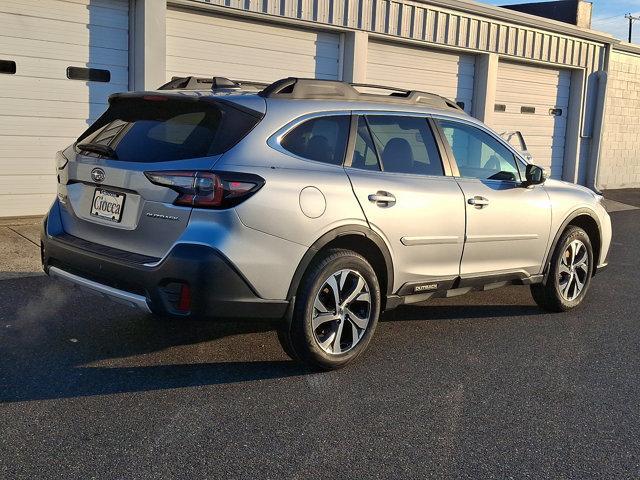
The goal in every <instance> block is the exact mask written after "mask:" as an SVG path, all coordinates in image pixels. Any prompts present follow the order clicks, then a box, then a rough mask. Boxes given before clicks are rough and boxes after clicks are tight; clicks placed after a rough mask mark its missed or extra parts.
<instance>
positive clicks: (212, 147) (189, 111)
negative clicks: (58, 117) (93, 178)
mask: <svg viewBox="0 0 640 480" xmlns="http://www.w3.org/2000/svg"><path fill="white" fill-rule="evenodd" d="M162 98H163V97H157V99H155V100H145V99H144V98H135V97H134V98H126V99H118V100H116V101H115V102H114V103H113V104H112V106H111V107H110V108H109V110H108V111H107V112H106V113H105V115H103V116H102V117H101V118H100V119H98V121H97V122H96V124H95V125H93V126H92V127H91V128H90V129H89V130H88V131H87V132H85V133H84V134H83V135H82V136H81V137H80V139H79V140H78V143H77V145H76V149H77V151H80V149H78V145H85V144H92V145H94V144H97V145H104V146H106V147H110V149H112V151H113V154H112V155H108V154H104V153H101V152H95V151H90V150H89V151H88V150H85V149H82V154H84V155H88V156H111V157H112V158H114V159H117V160H122V161H127V162H148V163H152V162H164V161H172V160H185V159H189V158H198V157H206V156H211V155H218V154H221V153H224V152H225V151H227V150H228V149H230V148H231V147H232V146H233V145H235V144H236V143H238V141H240V140H241V139H242V138H243V137H244V136H245V135H246V134H247V133H248V132H249V131H250V130H251V129H252V128H253V127H254V126H255V125H256V124H257V123H258V122H259V121H260V116H259V115H252V114H251V113H250V112H247V111H244V110H243V109H237V108H235V107H233V106H232V105H230V104H227V103H223V102H203V101H181V100H173V99H170V100H162Z"/></svg>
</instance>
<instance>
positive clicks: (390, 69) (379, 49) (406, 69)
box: [367, 42, 475, 113]
mask: <svg viewBox="0 0 640 480" xmlns="http://www.w3.org/2000/svg"><path fill="white" fill-rule="evenodd" d="M474 75H475V57H474V56H472V55H461V54H456V53H451V52H445V51H435V50H427V49H425V48H417V47H413V46H409V45H400V44H392V43H382V42H369V52H368V56H367V83H371V84H376V85H384V86H391V87H400V88H407V89H410V90H422V91H426V92H432V93H436V94H438V95H442V96H443V97H446V98H449V99H451V100H455V101H456V102H459V103H461V104H462V103H463V104H464V109H465V111H467V112H468V113H471V109H472V102H473V84H474Z"/></svg>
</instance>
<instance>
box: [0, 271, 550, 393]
mask: <svg viewBox="0 0 640 480" xmlns="http://www.w3.org/2000/svg"><path fill="white" fill-rule="evenodd" d="M504 295H505V297H504V298H501V297H496V299H497V300H500V301H502V302H504V303H508V301H511V302H514V301H515V302H517V303H518V304H516V305H482V304H480V305H478V304H474V302H476V299H475V298H476V297H474V296H468V297H466V298H468V300H465V301H464V302H465V303H466V304H462V305H460V304H459V303H460V302H461V300H460V299H444V300H434V303H431V304H429V307H427V308H425V307H424V306H422V307H419V306H404V307H401V308H399V309H397V310H395V311H391V312H387V313H386V314H385V315H384V316H383V320H384V321H389V320H390V321H398V320H402V321H405V320H449V319H483V318H491V317H507V316H522V315H539V314H541V311H540V310H539V309H537V308H536V307H534V306H532V304H531V299H530V296H529V294H528V292H527V291H524V290H522V289H520V290H515V291H513V292H511V293H509V292H508V291H506V292H505V293H504ZM514 295H515V296H514ZM487 300H488V298H487V297H478V298H477V301H478V302H481V301H487ZM453 302H457V303H458V304H453ZM526 303H528V305H526ZM277 327H278V323H277V322H276V321H267V320H237V319H236V320H219V321H207V320H189V319H166V320H162V319H157V318H155V317H152V316H150V315H144V314H141V313H139V312H137V311H136V310H133V309H130V308H128V307H126V306H121V305H119V304H116V303H113V302H110V301H108V300H105V299H103V298H100V297H95V296H92V295H88V294H86V293H84V292H83V291H81V290H78V289H74V288H69V287H67V286H66V284H64V283H60V282H57V281H54V280H51V279H49V278H47V277H25V278H16V279H7V280H3V281H0V359H1V361H0V403H2V402H19V401H29V400H40V399H55V398H73V397H83V396H94V395H107V394H117V393H124V392H143V391H153V390H164V389H173V388H184V387H198V386H205V385H215V384H229V383H238V382H247V381H253V380H261V379H277V378H284V377H291V376H300V375H306V374H308V373H310V370H309V369H307V368H306V367H303V366H301V365H299V364H297V363H296V362H293V361H292V360H290V359H289V358H288V357H287V356H286V355H285V353H284V352H283V351H282V349H281V347H280V345H279V343H278V341H277V335H276V332H275V331H276V329H277Z"/></svg>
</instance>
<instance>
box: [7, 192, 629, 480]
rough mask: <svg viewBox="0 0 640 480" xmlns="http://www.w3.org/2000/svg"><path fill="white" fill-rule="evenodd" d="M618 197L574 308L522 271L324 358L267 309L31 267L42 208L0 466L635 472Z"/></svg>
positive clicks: (30, 231) (394, 317)
mask: <svg viewBox="0 0 640 480" xmlns="http://www.w3.org/2000/svg"><path fill="white" fill-rule="evenodd" d="M616 200H618V201H622V200H624V198H622V199H620V198H617V199H616ZM612 217H613V227H614V244H613V247H612V251H611V256H610V263H611V266H610V268H609V269H608V270H607V271H605V272H603V273H602V274H600V275H598V276H596V278H595V279H594V282H593V284H592V289H591V291H590V294H589V296H588V299H587V300H586V302H585V304H584V305H583V306H582V307H581V308H580V309H578V310H576V311H573V312H570V313H567V314H555V315H552V314H546V313H543V312H542V311H541V310H539V309H538V308H537V307H536V306H535V304H534V302H533V300H532V298H531V295H530V293H529V290H528V288H527V287H509V288H506V289H502V290H495V291H492V292H485V293H477V294H471V295H468V296H465V297H458V298H453V299H447V300H436V301H433V302H431V303H429V304H426V305H425V306H413V307H402V308H399V309H398V310H396V311H393V312H389V313H387V314H385V316H384V321H383V322H381V323H380V324H379V326H378V330H377V332H376V335H375V337H374V340H373V342H372V344H371V347H370V349H369V351H368V352H367V353H366V354H365V355H364V357H362V358H361V359H360V360H359V361H358V362H357V363H356V364H354V365H352V366H349V367H348V368H346V369H344V370H341V371H337V372H331V373H311V372H309V371H306V370H305V369H304V368H302V367H300V366H298V365H297V364H295V363H293V362H292V361H290V360H289V359H288V358H287V357H286V356H285V354H284V353H283V352H282V351H281V349H280V346H279V344H278V341H277V337H276V334H275V332H274V328H275V324H274V323H269V322H264V321H233V322H231V321H217V322H211V321H191V320H189V321H185V320H172V321H157V320H155V319H153V318H152V317H149V316H145V315H141V314H139V313H138V312H136V311H134V310H130V309H128V308H127V307H124V306H120V305H118V304H115V303H110V302H107V301H104V300H102V299H100V298H97V297H93V296H89V295H87V294H85V293H83V292H81V291H78V290H75V289H71V288H68V287H67V286H66V285H65V284H60V283H57V282H55V281H53V280H50V279H48V278H47V277H45V276H43V275H39V274H36V273H34V272H35V271H36V270H37V267H36V268H34V267H33V265H34V264H36V265H37V247H36V245H35V244H34V243H32V240H30V238H31V239H33V238H36V239H37V236H34V235H35V233H37V228H36V227H29V226H26V227H24V226H23V227H22V228H17V227H16V228H15V229H14V230H12V231H13V232H14V233H7V232H5V234H6V235H7V236H8V235H11V242H13V243H12V244H13V245H14V246H13V247H11V248H13V251H14V253H11V252H9V253H7V252H8V248H9V247H6V246H5V247H4V249H0V255H5V256H4V257H2V259H3V260H2V262H1V263H0V265H2V268H0V270H3V271H2V272H0V275H1V276H0V278H2V280H0V478H3V479H4V478H6V479H14V478H83V479H87V478H114V479H116V478H131V479H139V478H140V479H142V478H247V479H249V478H251V479H257V478H260V479H262V478H273V479H282V478H287V479H296V478H299V479H308V478H323V479H330V478H349V479H358V478H576V479H585V478H638V477H640V441H639V438H640V302H639V301H638V297H639V294H640V288H639V286H638V285H639V282H640V273H639V272H640V241H639V240H638V238H639V236H640V210H629V211H619V212H616V213H613V214H612ZM14 234H15V238H14ZM11 242H10V243H11ZM5 243H6V242H5ZM16 245H19V246H20V248H19V249H17V247H16ZM15 251H18V253H20V258H19V259H18V260H15V261H14V262H13V263H11V264H10V263H9V262H8V260H4V259H9V258H14V256H15ZM12 255H13V256H12ZM34 259H35V260H34Z"/></svg>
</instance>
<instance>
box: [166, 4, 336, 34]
mask: <svg viewBox="0 0 640 480" xmlns="http://www.w3.org/2000/svg"><path fill="white" fill-rule="evenodd" d="M167 19H169V20H170V21H168V22H167V35H168V36H172V37H173V36H182V37H187V38H202V39H205V40H208V41H219V40H221V39H222V38H221V35H219V33H218V32H220V31H221V30H220V29H223V28H228V29H230V30H235V31H244V32H255V31H257V30H259V31H260V32H264V33H265V35H275V36H282V37H288V38H291V39H298V40H305V39H309V38H312V37H313V38H317V37H320V38H325V39H329V38H335V36H334V35H333V34H331V33H327V32H313V31H311V30H302V29H297V28H291V27H289V26H284V25H279V24H276V23H264V22H257V21H251V20H248V19H246V18H243V19H242V20H239V19H238V18H237V17H233V16H222V15H214V14H208V13H206V12H193V11H186V10H180V9H177V8H169V9H168V10H167ZM212 27H214V28H212ZM194 32H197V33H198V35H194V34H193V33H194ZM201 35H202V36H201Z"/></svg>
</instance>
